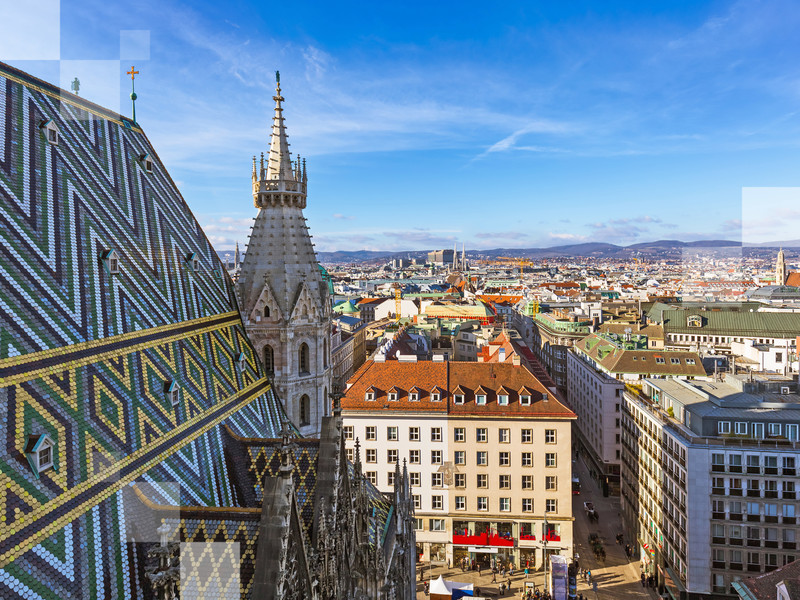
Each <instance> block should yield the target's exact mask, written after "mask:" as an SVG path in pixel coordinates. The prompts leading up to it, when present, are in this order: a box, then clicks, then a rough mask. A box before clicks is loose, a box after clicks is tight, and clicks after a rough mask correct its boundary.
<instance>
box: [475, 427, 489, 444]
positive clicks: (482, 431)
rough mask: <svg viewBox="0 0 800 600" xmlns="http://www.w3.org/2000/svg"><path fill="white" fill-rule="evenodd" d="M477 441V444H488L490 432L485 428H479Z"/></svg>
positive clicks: (476, 433)
mask: <svg viewBox="0 0 800 600" xmlns="http://www.w3.org/2000/svg"><path fill="white" fill-rule="evenodd" d="M475 441H476V442H488V441H489V434H488V430H487V429H486V428H485V427H478V428H477V429H476V430H475Z"/></svg>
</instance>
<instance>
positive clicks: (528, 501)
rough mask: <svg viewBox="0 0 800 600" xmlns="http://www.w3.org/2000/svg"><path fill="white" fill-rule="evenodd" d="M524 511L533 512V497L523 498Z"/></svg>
mask: <svg viewBox="0 0 800 600" xmlns="http://www.w3.org/2000/svg"><path fill="white" fill-rule="evenodd" d="M522 512H526V513H529V512H533V498H523V499H522Z"/></svg>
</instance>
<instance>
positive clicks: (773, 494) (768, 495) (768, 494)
mask: <svg viewBox="0 0 800 600" xmlns="http://www.w3.org/2000/svg"><path fill="white" fill-rule="evenodd" d="M777 497H778V490H766V491H765V492H764V498H777Z"/></svg>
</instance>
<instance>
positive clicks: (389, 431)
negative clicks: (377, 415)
mask: <svg viewBox="0 0 800 600" xmlns="http://www.w3.org/2000/svg"><path fill="white" fill-rule="evenodd" d="M386 439H387V440H389V441H390V442H396V441H397V427H394V426H393V427H387V428H386Z"/></svg>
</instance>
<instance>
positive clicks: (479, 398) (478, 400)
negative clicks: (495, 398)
mask: <svg viewBox="0 0 800 600" xmlns="http://www.w3.org/2000/svg"><path fill="white" fill-rule="evenodd" d="M475 404H477V405H479V406H483V405H485V404H486V394H475Z"/></svg>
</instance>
